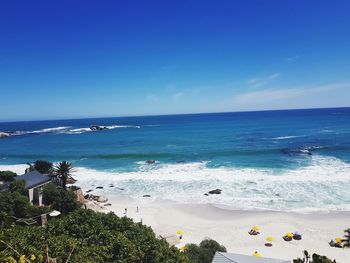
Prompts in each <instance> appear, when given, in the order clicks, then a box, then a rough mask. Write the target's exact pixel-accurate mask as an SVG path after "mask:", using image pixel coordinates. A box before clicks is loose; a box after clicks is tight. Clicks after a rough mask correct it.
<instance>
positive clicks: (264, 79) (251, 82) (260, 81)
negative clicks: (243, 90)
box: [247, 73, 280, 87]
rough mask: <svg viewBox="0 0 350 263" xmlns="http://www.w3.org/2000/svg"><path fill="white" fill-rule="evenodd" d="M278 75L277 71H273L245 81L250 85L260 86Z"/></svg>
mask: <svg viewBox="0 0 350 263" xmlns="http://www.w3.org/2000/svg"><path fill="white" fill-rule="evenodd" d="M279 76H280V74H279V73H274V74H272V75H269V76H265V77H259V78H253V79H249V80H248V81H247V84H248V85H249V86H251V87H261V86H263V85H265V84H267V83H269V82H271V81H273V80H274V79H277V78H278V77H279Z"/></svg>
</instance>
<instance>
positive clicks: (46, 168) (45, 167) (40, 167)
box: [34, 160, 53, 175]
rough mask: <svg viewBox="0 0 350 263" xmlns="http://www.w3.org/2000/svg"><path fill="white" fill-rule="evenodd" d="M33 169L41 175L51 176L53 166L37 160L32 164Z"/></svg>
mask: <svg viewBox="0 0 350 263" xmlns="http://www.w3.org/2000/svg"><path fill="white" fill-rule="evenodd" d="M34 169H35V170H36V171H38V172H39V173H42V174H48V175H52V173H53V164H52V163H51V162H48V161H44V160H37V161H35V162H34Z"/></svg>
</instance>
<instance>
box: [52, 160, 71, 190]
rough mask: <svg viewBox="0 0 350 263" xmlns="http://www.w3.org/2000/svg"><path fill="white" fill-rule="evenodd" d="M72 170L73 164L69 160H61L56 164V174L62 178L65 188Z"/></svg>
mask: <svg viewBox="0 0 350 263" xmlns="http://www.w3.org/2000/svg"><path fill="white" fill-rule="evenodd" d="M72 171H73V165H72V163H70V162H67V161H63V162H59V163H58V164H57V165H56V166H55V175H56V176H57V178H59V179H60V181H61V186H62V187H63V189H66V185H67V180H68V178H69V177H70V176H71V173H72Z"/></svg>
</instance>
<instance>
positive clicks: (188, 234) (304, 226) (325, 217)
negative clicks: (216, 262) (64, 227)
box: [90, 196, 350, 263]
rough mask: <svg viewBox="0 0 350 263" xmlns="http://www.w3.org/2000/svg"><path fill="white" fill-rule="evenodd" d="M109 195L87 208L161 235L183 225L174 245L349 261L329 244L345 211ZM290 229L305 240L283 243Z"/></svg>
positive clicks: (346, 252)
mask: <svg viewBox="0 0 350 263" xmlns="http://www.w3.org/2000/svg"><path fill="white" fill-rule="evenodd" d="M108 199H109V200H108V203H111V204H112V205H111V206H104V207H103V208H100V207H98V206H95V205H91V204H90V207H92V208H94V209H95V210H99V211H103V212H109V211H113V212H114V213H115V214H117V215H118V216H125V215H126V216H128V217H130V218H133V219H134V221H136V222H140V221H141V220H142V222H143V224H146V225H148V226H151V227H152V229H153V230H154V231H155V232H156V233H157V234H158V235H161V236H163V237H169V236H170V237H171V236H173V235H176V232H177V231H178V230H179V229H181V230H183V231H184V232H185V234H184V236H183V239H182V240H181V242H179V243H178V244H176V246H177V247H181V246H183V245H185V244H186V243H199V242H200V241H201V240H203V239H204V238H206V237H210V238H212V239H215V240H217V241H218V242H220V243H221V244H223V245H224V246H225V247H226V248H227V251H228V252H232V253H241V254H246V255H251V254H252V253H253V252H254V251H258V252H259V253H260V254H261V255H262V256H264V257H272V258H280V259H287V260H291V259H294V258H297V257H299V256H300V257H301V256H302V251H303V250H305V249H306V250H308V251H309V252H315V253H319V254H322V255H326V256H328V257H330V258H332V259H336V260H337V262H338V263H347V262H349V261H350V249H340V248H333V247H330V246H329V245H328V242H329V241H330V240H331V239H332V238H335V237H338V236H342V235H343V230H344V229H346V228H347V227H349V222H350V213H348V212H341V213H337V212H333V213H324V214H319V213H309V214H296V213H286V212H265V211H261V212H260V211H259V212H254V211H232V210H226V209H222V208H217V207H215V206H212V205H209V204H207V205H203V204H202V205H199V204H177V203H170V202H159V201H154V202H152V201H149V200H147V198H145V200H141V201H135V200H132V199H129V198H125V197H120V196H108ZM102 206H103V205H102ZM137 207H138V212H137ZM125 208H127V213H126V214H125ZM254 225H258V226H260V227H261V234H260V235H258V236H250V235H248V233H247V232H248V231H249V229H250V228H251V227H252V226H254ZM290 231H299V232H301V233H302V234H303V239H302V240H301V241H295V240H293V241H290V242H286V241H284V240H283V239H282V236H283V235H284V234H285V233H286V232H290ZM268 236H273V237H274V238H275V241H273V242H272V243H273V246H272V247H266V246H265V245H264V244H265V243H266V237H268ZM172 240H174V238H172ZM175 240H176V239H175Z"/></svg>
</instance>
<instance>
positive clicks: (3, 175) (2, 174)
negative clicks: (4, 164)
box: [0, 171, 17, 182]
mask: <svg viewBox="0 0 350 263" xmlns="http://www.w3.org/2000/svg"><path fill="white" fill-rule="evenodd" d="M15 176H17V174H16V173H14V172H11V171H0V181H4V182H11V181H13V180H14V177H15Z"/></svg>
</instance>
